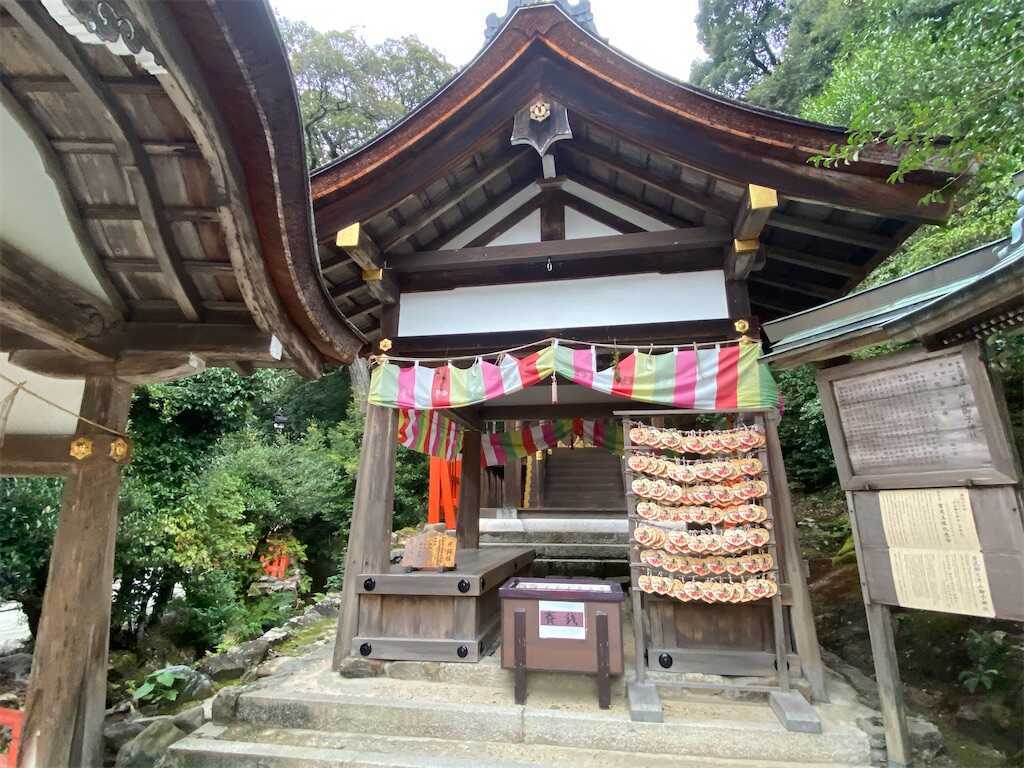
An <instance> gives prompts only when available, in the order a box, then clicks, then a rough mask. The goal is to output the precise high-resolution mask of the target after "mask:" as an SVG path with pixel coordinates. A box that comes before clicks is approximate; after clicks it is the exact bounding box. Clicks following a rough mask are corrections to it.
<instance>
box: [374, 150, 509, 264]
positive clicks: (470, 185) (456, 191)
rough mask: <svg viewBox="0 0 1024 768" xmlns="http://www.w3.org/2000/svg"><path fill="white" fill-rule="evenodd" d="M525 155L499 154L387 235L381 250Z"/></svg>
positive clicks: (416, 229) (433, 217)
mask: <svg viewBox="0 0 1024 768" xmlns="http://www.w3.org/2000/svg"><path fill="white" fill-rule="evenodd" d="M527 154H529V152H528V151H527V150H513V151H512V152H511V153H508V154H504V153H503V154H501V155H500V156H499V157H498V158H497V159H496V160H494V161H493V162H492V163H491V164H490V165H489V166H486V167H485V168H484V169H483V170H481V171H480V174H479V175H478V176H475V177H473V178H472V179H471V180H470V181H467V182H466V183H465V184H463V185H461V186H459V187H454V188H452V189H451V191H450V192H449V194H448V196H447V197H445V198H444V200H442V201H441V202H439V203H437V204H436V205H434V206H431V207H425V208H424V209H423V210H422V211H420V212H419V213H417V214H416V215H415V216H413V217H412V218H411V219H409V220H408V221H407V222H405V224H403V225H402V226H401V227H399V228H398V230H397V231H395V232H394V233H393V234H391V235H389V236H388V237H387V238H386V239H385V240H384V242H383V243H382V245H381V250H383V251H390V250H391V249H392V248H394V247H395V246H396V245H399V244H400V243H404V242H405V241H406V240H408V239H409V238H410V237H412V236H413V235H415V234H416V233H417V232H419V231H420V230H421V229H423V228H424V227H425V226H427V225H428V224H430V223H431V222H432V221H434V220H435V219H436V218H438V217H439V216H443V215H444V214H445V213H447V212H448V211H450V210H451V209H452V208H455V207H456V206H457V205H459V203H461V202H462V201H464V200H465V199H466V198H467V197H469V196H470V195H471V194H473V193H474V192H476V191H477V190H478V189H480V188H481V187H483V186H485V185H487V184H489V183H490V182H491V181H493V180H494V179H496V178H497V177H498V176H500V175H501V174H502V173H505V172H506V171H507V170H509V169H510V168H511V167H512V166H513V165H515V164H516V163H517V162H518V161H519V159H520V158H522V157H524V156H525V155H527Z"/></svg>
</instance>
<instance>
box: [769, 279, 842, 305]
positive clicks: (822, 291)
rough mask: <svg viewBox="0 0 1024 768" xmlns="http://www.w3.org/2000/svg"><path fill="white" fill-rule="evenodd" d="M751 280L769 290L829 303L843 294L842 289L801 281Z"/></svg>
mask: <svg viewBox="0 0 1024 768" xmlns="http://www.w3.org/2000/svg"><path fill="white" fill-rule="evenodd" d="M750 280H751V282H753V283H757V284H758V285H766V286H768V287H769V288H779V289H781V290H783V291H793V292H794V293H802V294H803V295H804V296H816V297H818V298H820V299H826V300H828V301H832V299H835V298H838V297H839V296H841V295H842V294H843V289H842V288H829V287H828V286H824V285H812V284H811V283H804V282H801V281H799V280H769V279H768V278H766V277H761V276H760V275H754V276H753V277H752V278H750Z"/></svg>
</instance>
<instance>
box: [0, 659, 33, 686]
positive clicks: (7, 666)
mask: <svg viewBox="0 0 1024 768" xmlns="http://www.w3.org/2000/svg"><path fill="white" fill-rule="evenodd" d="M31 672H32V654H31V653H12V654H9V655H7V656H0V683H6V684H11V683H13V684H14V685H19V686H20V685H28V676H29V674H30V673H31Z"/></svg>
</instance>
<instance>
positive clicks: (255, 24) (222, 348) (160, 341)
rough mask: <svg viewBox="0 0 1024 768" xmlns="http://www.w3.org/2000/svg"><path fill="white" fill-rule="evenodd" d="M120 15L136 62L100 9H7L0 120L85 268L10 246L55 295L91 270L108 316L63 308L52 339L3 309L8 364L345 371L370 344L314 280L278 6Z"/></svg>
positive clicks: (195, 5) (52, 5) (185, 6)
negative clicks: (71, 274)
mask: <svg viewBox="0 0 1024 768" xmlns="http://www.w3.org/2000/svg"><path fill="white" fill-rule="evenodd" d="M91 5H92V6H95V4H91ZM115 6H116V8H115ZM104 7H106V6H104ZM109 9H110V12H111V13H117V14H123V15H122V16H120V18H119V19H118V24H120V25H121V27H123V28H127V29H131V30H132V31H133V33H134V37H133V38H132V39H131V40H130V41H128V48H132V47H134V46H136V45H137V44H141V46H142V47H141V51H139V52H137V53H136V54H134V55H132V54H130V53H129V55H121V53H122V52H124V51H127V50H128V48H126V47H125V41H124V40H123V39H121V38H120V32H119V31H118V30H119V29H120V28H121V27H117V26H116V25H115V26H114V27H111V28H109V29H108V28H104V27H103V24H102V21H103V20H102V19H101V18H100V17H98V16H92V14H94V13H96V11H95V8H93V7H91V6H90V4H88V3H85V4H83V3H77V4H76V3H72V2H67V3H64V4H63V5H62V4H61V2H60V0H51V1H49V2H47V3H46V4H45V5H44V4H43V3H36V2H25V3H22V2H17V1H16V0H3V2H0V109H4V110H6V112H8V113H9V114H10V115H11V116H13V118H14V121H15V122H16V123H17V124H18V125H20V127H21V128H22V130H24V131H25V133H26V134H28V135H29V136H30V137H31V140H32V143H33V144H34V146H35V149H36V150H37V151H38V153H39V155H40V157H41V158H42V160H43V163H44V167H45V169H46V173H47V175H49V177H50V178H51V179H52V180H53V183H54V184H55V185H56V187H57V190H58V194H59V195H60V197H61V201H62V205H63V213H64V214H65V215H66V217H67V219H68V221H69V223H70V225H71V228H72V230H73V231H74V233H75V236H76V240H77V243H76V245H77V249H78V250H80V251H81V253H80V254H78V255H74V254H72V253H70V252H69V253H65V254H56V255H55V254H38V253H32V252H31V250H32V249H31V248H30V247H29V245H28V244H26V243H21V244H14V243H6V244H4V243H2V242H0V245H4V248H3V250H4V257H5V260H7V262H8V269H15V268H17V266H18V265H21V264H23V263H27V264H33V263H34V261H35V260H36V259H38V258H42V257H44V256H45V257H49V259H50V261H49V263H50V265H51V271H49V272H46V275H47V278H48V279H49V278H53V279H54V280H56V281H60V280H61V279H62V275H61V274H57V275H56V276H55V275H53V274H52V272H53V271H56V272H57V273H62V272H65V270H64V269H63V267H62V260H63V263H65V264H70V262H71V261H72V260H73V259H75V258H84V259H85V260H86V261H87V262H88V266H89V269H91V271H92V273H93V275H94V276H95V280H96V281H97V283H98V285H99V286H101V290H100V291H98V292H95V293H96V295H95V296H94V300H95V303H96V307H94V309H95V311H96V312H97V313H98V314H99V315H100V316H102V317H103V321H102V323H101V324H100V326H101V327H82V326H81V325H80V324H79V325H76V322H75V318H74V317H73V314H74V313H73V312H72V311H71V308H70V307H69V306H68V304H65V303H62V302H59V301H56V300H55V301H54V303H53V304H52V305H51V306H50V307H49V308H48V312H49V313H50V314H51V316H50V317H45V318H43V320H44V321H46V322H49V321H50V320H54V321H55V322H56V324H57V325H58V326H61V329H60V331H61V332H60V333H56V332H53V330H52V329H49V331H47V332H43V331H41V330H40V328H41V327H42V325H41V324H40V323H36V324H35V325H33V324H32V323H31V322H28V321H26V320H25V318H24V317H21V318H20V320H19V321H18V322H15V321H14V320H12V318H13V310H12V311H5V313H3V315H0V351H4V352H11V353H13V357H12V360H16V361H17V360H20V361H21V363H22V364H24V365H25V366H26V367H33V368H35V369H36V370H48V371H51V372H53V373H55V374H58V373H59V374H61V375H63V374H67V373H69V372H70V373H73V372H75V366H74V365H73V360H70V361H69V360H68V359H66V353H67V350H68V349H69V348H72V349H78V350H79V351H80V352H82V354H83V355H85V359H87V360H88V361H89V362H90V364H91V365H92V366H93V367H92V368H88V369H86V368H83V369H82V372H84V373H89V372H93V373H95V372H99V371H101V370H111V369H116V366H117V365H118V361H119V360H121V359H122V358H123V357H124V356H125V355H134V356H136V357H140V356H146V355H151V356H154V357H153V360H154V362H153V365H157V363H156V361H155V356H156V355H164V357H165V358H167V359H170V358H172V357H173V358H174V359H176V360H180V359H183V357H184V356H186V355H187V354H188V353H195V354H196V355H198V356H200V357H202V358H204V359H205V360H206V362H207V363H208V364H210V365H218V364H221V365H223V364H230V365H232V366H234V367H236V369H237V370H239V371H241V372H249V371H251V370H252V367H253V366H260V365H279V364H280V365H291V366H294V367H296V368H297V369H299V370H300V371H302V372H303V373H304V374H306V375H310V376H315V375H318V374H319V370H320V367H321V365H322V364H323V363H324V362H339V361H340V362H345V361H349V360H351V359H352V357H353V355H354V354H356V353H357V352H358V350H359V349H360V347H362V346H363V344H364V343H365V339H363V338H362V337H361V336H360V335H359V334H358V332H357V331H355V330H354V328H352V327H351V325H350V324H349V323H348V321H347V320H345V319H344V317H343V316H342V315H341V313H340V312H338V310H337V308H336V307H335V306H334V304H333V302H331V300H330V299H329V297H328V295H327V293H326V289H325V287H324V286H323V284H322V282H321V278H320V275H319V270H318V269H317V268H316V255H315V250H316V245H315V239H314V237H313V231H312V219H311V216H310V213H309V206H310V198H309V188H308V184H307V180H306V177H305V174H304V173H303V171H302V169H304V167H305V162H304V157H303V144H302V139H301V132H300V121H299V115H298V107H297V98H296V94H295V91H294V85H293V83H292V80H291V76H290V70H289V68H288V64H287V58H286V54H285V51H284V46H283V44H282V42H281V40H280V38H279V36H278V31H277V27H276V24H275V22H274V18H273V12H272V10H271V9H270V6H269V5H268V4H265V3H262V2H247V3H217V2H215V0H197V1H195V2H182V3H149V2H144V1H143V0H127V1H126V2H123V3H120V2H119V3H114V4H113V5H112V6H110V7H109ZM94 23H95V24H97V25H98V29H99V32H98V33H97V35H98V36H97V35H90V34H89V32H88V31H87V26H88V25H89V24H94ZM101 38H102V39H101ZM83 40H84V42H83ZM117 46H120V48H117ZM112 47H113V48H115V49H116V50H117V51H118V52H114V51H113V50H111V48H112ZM8 183H10V180H8ZM16 252H17V253H16ZM100 294H102V295H100ZM6 300H8V297H6V296H5V301H6ZM10 300H11V301H13V300H14V299H13V297H11V298H10ZM82 300H83V301H93V299H85V298H83V299H82ZM18 312H22V313H23V314H24V313H25V312H27V310H25V308H24V307H19V308H18ZM61 334H63V337H67V338H63V337H62V335H61ZM271 334H274V335H276V336H277V337H278V339H279V340H280V341H281V342H282V346H283V351H284V360H283V362H277V361H275V360H274V359H273V358H272V356H271V354H270V352H269V347H270V339H271ZM76 337H77V338H76ZM68 340H70V341H68ZM65 341H67V343H66V344H65V343H64V342H65ZM71 342H74V344H72V343H71ZM75 344H77V347H76V346H75ZM58 351H59V354H58ZM104 366H106V367H104ZM142 368H145V366H144V365H143V366H142ZM142 368H139V372H140V375H142V373H144V372H142Z"/></svg>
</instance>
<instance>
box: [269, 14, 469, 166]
mask: <svg viewBox="0 0 1024 768" xmlns="http://www.w3.org/2000/svg"><path fill="white" fill-rule="evenodd" d="M278 23H279V24H280V27H281V32H282V36H283V38H284V41H285V45H286V46H287V48H288V54H289V58H290V60H291V67H292V73H293V75H294V77H295V84H296V87H297V88H298V91H299V107H300V110H301V112H302V127H303V132H304V134H305V139H306V154H307V158H308V162H309V164H310V167H311V168H315V167H317V166H320V165H323V164H324V163H327V162H329V161H331V160H333V159H335V158H338V157H341V156H342V155H343V154H345V153H346V152H348V151H349V150H351V149H354V148H355V147H357V146H359V145H360V144H362V143H364V142H366V141H368V140H369V139H371V138H373V137H374V136H376V135H377V134H378V133H379V132H381V131H382V130H384V129H385V128H387V127H388V126H390V125H392V124H393V123H395V122H397V121H398V120H399V119H400V118H401V117H402V116H403V115H405V114H406V113H407V112H408V111H409V110H411V109H413V108H414V107H415V106H417V105H418V104H420V103H421V102H422V101H424V100H426V98H427V97H428V96H430V95H431V94H432V93H433V92H434V91H436V90H437V89H438V88H439V87H440V86H441V85H442V84H443V83H444V82H445V81H446V80H447V79H448V78H449V77H450V76H451V75H452V73H453V72H454V67H452V66H451V65H450V64H449V63H448V62H446V61H445V60H444V57H443V56H442V55H441V54H440V53H439V52H438V51H436V50H434V49H433V48H430V47H429V46H426V45H424V44H423V43H422V42H420V41H419V39H417V38H416V37H413V36H407V37H402V38H399V39H397V40H386V41H384V42H383V43H380V44H379V45H373V44H370V43H368V42H366V41H365V40H364V39H363V38H362V37H361V36H360V35H359V33H358V32H357V31H356V30H353V29H349V30H346V31H343V32H338V31H334V30H332V31H329V32H320V31H318V30H317V29H314V28H313V27H312V26H310V25H309V24H307V23H305V22H301V21H289V20H288V19H284V18H279V19H278Z"/></svg>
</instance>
